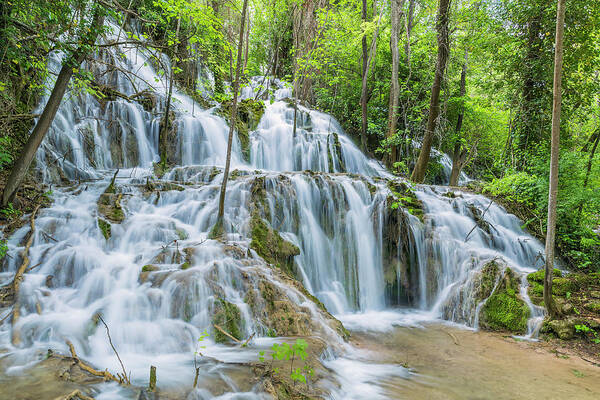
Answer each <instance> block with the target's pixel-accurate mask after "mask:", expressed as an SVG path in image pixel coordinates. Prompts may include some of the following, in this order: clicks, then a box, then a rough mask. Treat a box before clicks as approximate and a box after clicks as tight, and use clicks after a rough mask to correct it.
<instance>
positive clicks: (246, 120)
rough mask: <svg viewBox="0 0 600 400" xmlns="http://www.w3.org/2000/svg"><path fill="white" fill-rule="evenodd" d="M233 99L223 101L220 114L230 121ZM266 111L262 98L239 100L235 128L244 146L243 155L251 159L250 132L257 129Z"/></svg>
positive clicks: (246, 158) (247, 159)
mask: <svg viewBox="0 0 600 400" xmlns="http://www.w3.org/2000/svg"><path fill="white" fill-rule="evenodd" d="M231 106H232V101H231V100H227V101H225V102H223V103H221V110H220V114H221V116H223V118H225V119H226V120H227V122H228V123H230V122H231V121H230V119H231ZM264 112H265V103H264V102H263V101H261V100H254V99H244V100H242V101H239V102H238V105H237V119H236V123H235V130H236V132H237V135H238V139H239V141H240V145H241V146H242V149H241V150H242V155H243V156H244V159H245V160H246V161H249V160H250V132H252V131H253V130H255V129H256V127H257V126H258V123H259V122H260V119H261V118H262V116H263V114H264Z"/></svg>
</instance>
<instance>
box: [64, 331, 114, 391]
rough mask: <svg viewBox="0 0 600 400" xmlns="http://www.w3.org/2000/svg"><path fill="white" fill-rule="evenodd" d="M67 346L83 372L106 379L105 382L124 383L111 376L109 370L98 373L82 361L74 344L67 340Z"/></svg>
mask: <svg viewBox="0 0 600 400" xmlns="http://www.w3.org/2000/svg"><path fill="white" fill-rule="evenodd" d="M66 343H67V346H69V351H70V352H71V357H72V358H73V359H74V360H75V362H76V363H77V365H79V368H81V369H82V370H84V371H86V372H88V373H90V374H92V375H94V376H101V377H103V378H104V380H105V381H114V382H117V383H119V384H122V383H123V381H121V380H119V379H117V378H116V377H115V376H114V375H113V374H111V373H110V372H108V370H105V371H98V370H97V369H94V368H92V367H91V366H89V365H87V364H86V363H85V362H84V361H82V360H81V359H80V358H79V357H78V356H77V353H76V352H75V347H73V343H71V342H70V341H68V340H67V342H66Z"/></svg>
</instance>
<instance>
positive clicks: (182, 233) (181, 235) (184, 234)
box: [175, 228, 188, 240]
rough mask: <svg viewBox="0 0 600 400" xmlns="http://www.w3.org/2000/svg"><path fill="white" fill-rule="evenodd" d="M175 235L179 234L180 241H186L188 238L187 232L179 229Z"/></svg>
mask: <svg viewBox="0 0 600 400" xmlns="http://www.w3.org/2000/svg"><path fill="white" fill-rule="evenodd" d="M175 233H176V234H177V237H178V238H179V240H186V239H187V238H188V234H187V232H186V231H184V230H183V229H180V228H177V229H175Z"/></svg>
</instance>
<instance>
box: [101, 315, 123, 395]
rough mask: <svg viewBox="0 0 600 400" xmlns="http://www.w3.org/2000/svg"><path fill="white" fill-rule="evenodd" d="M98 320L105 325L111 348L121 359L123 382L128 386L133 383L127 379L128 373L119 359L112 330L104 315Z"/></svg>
mask: <svg viewBox="0 0 600 400" xmlns="http://www.w3.org/2000/svg"><path fill="white" fill-rule="evenodd" d="M98 318H99V319H100V321H102V323H103V324H104V327H105V328H106V334H107V335H108V342H109V343H110V347H112V349H113V351H114V352H115V354H116V356H117V358H118V359H119V364H121V368H122V369H123V376H122V377H123V380H124V381H125V383H127V384H128V385H130V384H131V382H130V380H129V378H128V377H127V372H126V371H125V366H124V365H123V361H121V357H119V353H118V352H117V349H115V346H114V345H113V342H112V339H111V337H110V330H109V329H108V325H106V322H104V319H103V318H102V315H98ZM117 376H119V374H117Z"/></svg>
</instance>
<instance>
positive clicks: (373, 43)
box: [360, 1, 383, 151]
mask: <svg viewBox="0 0 600 400" xmlns="http://www.w3.org/2000/svg"><path fill="white" fill-rule="evenodd" d="M376 12H377V3H376V2H375V1H374V2H373V15H375V14H376ZM382 15H383V7H382V8H381V12H380V13H379V18H378V19H377V27H376V28H375V32H374V33H373V38H372V39H371V45H370V46H369V49H368V51H367V56H366V60H367V62H366V64H365V63H364V57H363V67H364V71H363V77H362V89H361V95H360V108H361V112H362V127H361V128H362V129H361V132H360V133H361V136H360V139H361V143H360V144H361V147H362V150H363V151H367V103H368V98H367V89H368V80H369V68H370V66H371V60H373V59H374V58H375V50H376V49H377V37H378V36H379V23H380V22H381V17H382Z"/></svg>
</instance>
